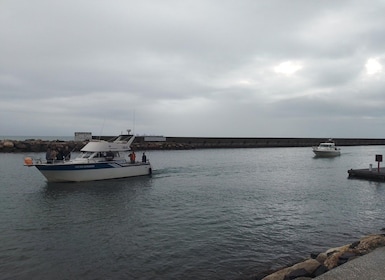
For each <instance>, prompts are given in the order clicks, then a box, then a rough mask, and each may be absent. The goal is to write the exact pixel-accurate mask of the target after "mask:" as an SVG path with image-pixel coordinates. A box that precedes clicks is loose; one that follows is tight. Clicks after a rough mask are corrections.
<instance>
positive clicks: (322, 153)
mask: <svg viewBox="0 0 385 280" xmlns="http://www.w3.org/2000/svg"><path fill="white" fill-rule="evenodd" d="M313 152H314V154H315V155H316V156H317V157H337V156H339V155H341V152H340V151H338V150H335V151H325V150H323V151H319V150H313Z"/></svg>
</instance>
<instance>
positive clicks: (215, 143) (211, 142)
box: [0, 136, 385, 153]
mask: <svg viewBox="0 0 385 280" xmlns="http://www.w3.org/2000/svg"><path fill="white" fill-rule="evenodd" d="M94 138H101V139H111V138H112V137H108V136H103V137H94ZM325 140H327V139H325V138H204V137H165V141H146V138H145V137H144V136H137V137H136V138H135V141H134V143H133V144H132V148H133V149H134V150H138V151H146V150H178V149H179V150H182V149H183V150H187V149H214V148H277V147H311V146H315V145H318V144H319V143H320V142H323V141H325ZM334 141H335V142H336V145H337V146H368V145H385V139H369V138H367V139H366V138H358V139H353V138H336V139H334ZM85 144H86V142H79V141H60V140H55V141H44V140H40V139H26V140H23V141H20V140H12V139H8V140H1V141H0V152H3V153H17V152H19V153H25V152H45V151H46V150H47V148H48V147H50V148H55V147H63V146H68V147H69V149H70V150H71V151H79V150H80V149H81V148H82V147H83V146H84V145H85Z"/></svg>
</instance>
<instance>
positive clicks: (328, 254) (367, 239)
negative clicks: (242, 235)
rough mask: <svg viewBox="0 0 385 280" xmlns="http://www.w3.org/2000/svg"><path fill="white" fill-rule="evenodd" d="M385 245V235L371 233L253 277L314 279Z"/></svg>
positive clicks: (280, 279)
mask: <svg viewBox="0 0 385 280" xmlns="http://www.w3.org/2000/svg"><path fill="white" fill-rule="evenodd" d="M383 246H385V235H384V234H371V235H367V236H364V237H362V238H360V239H359V240H357V241H355V242H353V243H350V244H346V245H344V246H341V247H336V248H331V249H329V250H327V251H325V252H321V253H313V254H311V255H310V257H309V258H307V259H305V260H303V261H302V262H299V263H296V264H294V265H292V266H288V267H285V268H282V269H278V270H277V271H275V272H272V271H270V272H263V273H260V274H258V275H255V276H254V277H253V278H254V279H257V280H259V279H261V280H286V279H297V278H301V279H312V278H315V277H318V276H320V275H322V274H324V273H325V272H328V271H330V270H332V269H334V268H336V267H338V266H340V265H342V264H345V263H347V262H348V261H351V260H353V259H355V258H358V257H361V256H363V255H366V254H368V253H370V252H372V251H374V250H375V249H377V248H380V247H383Z"/></svg>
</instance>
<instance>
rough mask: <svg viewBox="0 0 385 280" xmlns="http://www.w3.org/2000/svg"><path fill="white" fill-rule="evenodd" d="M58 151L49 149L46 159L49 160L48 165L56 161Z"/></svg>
mask: <svg viewBox="0 0 385 280" xmlns="http://www.w3.org/2000/svg"><path fill="white" fill-rule="evenodd" d="M56 155H57V151H56V150H54V149H50V148H48V149H47V152H46V154H45V159H46V160H47V163H53V162H54V160H55V159H56Z"/></svg>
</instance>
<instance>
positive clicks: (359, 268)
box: [314, 247, 385, 280]
mask: <svg viewBox="0 0 385 280" xmlns="http://www.w3.org/2000/svg"><path fill="white" fill-rule="evenodd" d="M314 279H317V280H332V279H333V280H335V279H338V280H384V279H385V247H380V248H377V249H375V250H374V251H372V252H370V253H368V254H366V255H364V256H361V257H358V258H356V259H354V260H351V261H349V262H347V263H345V264H343V265H340V266H338V267H336V268H334V269H332V270H330V271H328V272H326V273H324V274H322V275H320V276H318V277H316V278H314Z"/></svg>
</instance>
